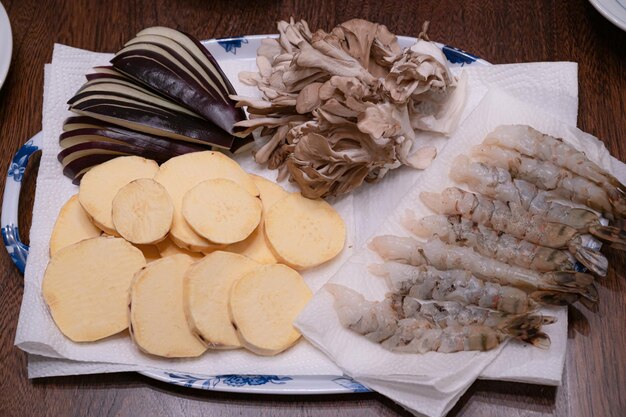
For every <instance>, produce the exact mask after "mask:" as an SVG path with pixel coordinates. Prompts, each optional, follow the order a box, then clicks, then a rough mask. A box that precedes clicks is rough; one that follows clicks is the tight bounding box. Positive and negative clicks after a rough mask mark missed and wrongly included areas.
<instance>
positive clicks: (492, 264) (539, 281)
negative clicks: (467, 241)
mask: <svg viewBox="0 0 626 417" xmlns="http://www.w3.org/2000/svg"><path fill="white" fill-rule="evenodd" d="M369 247H370V249H372V250H373V251H374V252H376V253H378V255H380V256H381V258H383V260H386V261H388V260H393V261H399V262H404V263H408V264H410V265H416V266H419V265H431V266H433V267H435V268H437V269H443V270H449V269H463V270H467V271H470V272H471V273H472V274H474V275H476V276H478V277H479V278H482V279H486V280H489V281H497V282H499V283H500V284H505V285H513V286H516V287H520V288H523V289H528V290H531V291H536V290H540V291H557V292H567V293H574V294H579V295H581V296H583V297H585V298H587V299H588V300H590V301H592V302H597V301H598V293H597V291H596V289H595V287H594V286H593V280H594V278H593V276H592V275H589V274H585V273H581V272H572V271H553V272H538V271H533V270H530V269H525V268H521V267H519V266H513V265H508V264H506V263H504V262H500V261H497V260H495V259H491V258H486V257H484V256H482V255H480V254H479V253H477V252H475V251H474V250H473V249H471V248H466V247H462V246H451V245H447V244H445V243H443V242H442V241H440V240H437V239H433V240H430V241H428V242H419V241H417V240H415V239H413V238H410V237H398V236H391V235H385V236H377V237H375V238H374V239H372V240H371V241H370V244H369Z"/></svg>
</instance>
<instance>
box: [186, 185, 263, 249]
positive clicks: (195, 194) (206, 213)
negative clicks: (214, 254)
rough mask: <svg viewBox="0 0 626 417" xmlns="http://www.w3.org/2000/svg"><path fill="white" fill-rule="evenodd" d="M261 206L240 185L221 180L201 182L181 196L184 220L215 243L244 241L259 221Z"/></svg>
mask: <svg viewBox="0 0 626 417" xmlns="http://www.w3.org/2000/svg"><path fill="white" fill-rule="evenodd" d="M262 210H263V205H262V204H261V200H260V199H259V198H258V197H255V196H253V195H252V194H250V193H249V192H248V191H246V190H245V188H243V187H242V186H240V185H239V184H237V183H236V182H233V181H231V180H227V179H224V178H215V179H210V180H206V181H203V182H201V183H200V184H198V185H196V186H195V187H193V188H192V189H191V190H189V191H188V192H187V193H186V194H185V196H184V197H183V206H182V212H183V218H184V219H185V220H186V221H187V223H188V224H189V226H191V228H192V229H193V230H194V231H195V232H196V233H197V234H199V235H200V236H202V237H204V238H205V239H207V240H209V241H211V242H214V243H217V244H229V243H234V242H239V241H241V240H244V239H245V238H247V237H248V236H250V233H252V232H253V231H254V229H256V227H257V226H258V225H259V222H260V221H261V212H262Z"/></svg>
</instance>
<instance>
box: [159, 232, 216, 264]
mask: <svg viewBox="0 0 626 417" xmlns="http://www.w3.org/2000/svg"><path fill="white" fill-rule="evenodd" d="M155 246H156V247H157V249H158V250H159V254H160V255H161V257H162V258H165V257H166V256H172V255H188V256H191V257H192V258H194V259H196V260H197V259H202V258H203V257H204V254H203V253H201V252H192V251H190V250H187V249H183V248H181V247H179V246H178V245H177V244H175V243H174V242H172V239H170V238H169V237H166V238H165V239H163V240H162V241H160V242H157V243H156V244H155Z"/></svg>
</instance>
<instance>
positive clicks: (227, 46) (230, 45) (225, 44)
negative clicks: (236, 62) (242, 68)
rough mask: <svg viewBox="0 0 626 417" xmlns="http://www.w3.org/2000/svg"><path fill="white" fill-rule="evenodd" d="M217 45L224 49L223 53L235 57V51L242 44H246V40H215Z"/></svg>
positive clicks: (242, 38)
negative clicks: (228, 53)
mask: <svg viewBox="0 0 626 417" xmlns="http://www.w3.org/2000/svg"><path fill="white" fill-rule="evenodd" d="M217 43H218V45H219V46H221V47H222V48H224V51H226V52H230V53H232V54H233V55H237V49H238V48H241V46H242V45H243V44H246V43H248V40H247V39H246V38H244V37H241V38H226V39H217Z"/></svg>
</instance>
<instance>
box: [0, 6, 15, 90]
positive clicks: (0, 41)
mask: <svg viewBox="0 0 626 417" xmlns="http://www.w3.org/2000/svg"><path fill="white" fill-rule="evenodd" d="M12 51H13V35H12V34H11V23H10V22H9V16H8V15H7V12H6V10H4V6H2V3H0V88H1V87H2V84H4V80H5V79H6V77H7V73H8V72H9V66H10V65H11V53H12Z"/></svg>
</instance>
